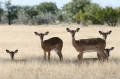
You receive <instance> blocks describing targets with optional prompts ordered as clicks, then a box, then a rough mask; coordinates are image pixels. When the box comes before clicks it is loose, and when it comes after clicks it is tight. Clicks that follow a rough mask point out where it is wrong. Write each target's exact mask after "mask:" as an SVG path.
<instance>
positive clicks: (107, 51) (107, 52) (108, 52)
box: [95, 46, 114, 59]
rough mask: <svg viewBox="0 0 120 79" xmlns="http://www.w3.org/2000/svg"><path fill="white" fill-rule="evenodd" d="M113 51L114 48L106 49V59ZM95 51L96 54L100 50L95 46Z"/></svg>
mask: <svg viewBox="0 0 120 79" xmlns="http://www.w3.org/2000/svg"><path fill="white" fill-rule="evenodd" d="M113 49H114V47H111V48H107V49H105V50H104V51H105V53H106V55H107V56H108V57H109V56H110V51H111V50H113ZM95 50H96V51H97V52H100V50H99V48H98V47H97V46H95ZM100 59H101V57H100Z"/></svg>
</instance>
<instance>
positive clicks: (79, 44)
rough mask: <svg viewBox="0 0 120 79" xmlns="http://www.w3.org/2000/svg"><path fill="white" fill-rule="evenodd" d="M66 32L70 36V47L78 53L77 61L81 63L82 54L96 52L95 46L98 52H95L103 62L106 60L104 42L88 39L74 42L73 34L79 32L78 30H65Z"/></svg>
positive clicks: (99, 39)
mask: <svg viewBox="0 0 120 79" xmlns="http://www.w3.org/2000/svg"><path fill="white" fill-rule="evenodd" d="M66 30H67V31H68V32H70V33H71V35H72V45H73V47H74V48H75V49H76V51H78V52H79V55H78V56H77V57H78V59H79V60H80V61H81V62H82V59H83V53H84V52H88V51H96V50H95V46H97V47H98V48H99V51H100V52H97V53H98V54H99V55H100V56H101V57H103V61H104V60H105V59H108V57H107V55H106V54H105V52H104V49H105V47H106V41H105V40H103V39H101V38H90V39H80V40H75V33H76V32H78V31H79V30H80V28H77V29H76V30H70V29H69V28H66Z"/></svg>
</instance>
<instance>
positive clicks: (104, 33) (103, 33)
mask: <svg viewBox="0 0 120 79" xmlns="http://www.w3.org/2000/svg"><path fill="white" fill-rule="evenodd" d="M111 32H112V31H109V32H102V31H99V33H100V34H101V35H103V39H104V40H106V39H107V35H108V34H111Z"/></svg>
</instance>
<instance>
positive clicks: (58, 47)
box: [34, 32, 63, 62]
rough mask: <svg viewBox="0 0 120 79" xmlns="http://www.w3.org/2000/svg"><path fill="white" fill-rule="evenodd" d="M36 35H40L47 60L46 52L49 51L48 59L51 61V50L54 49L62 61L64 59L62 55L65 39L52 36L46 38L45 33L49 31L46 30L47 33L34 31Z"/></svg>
mask: <svg viewBox="0 0 120 79" xmlns="http://www.w3.org/2000/svg"><path fill="white" fill-rule="evenodd" d="M34 33H35V35H37V36H39V37H40V40H41V48H42V49H43V51H44V60H45V61H46V52H48V60H49V62H50V51H51V50H54V51H55V52H56V53H57V55H58V56H59V58H60V61H61V60H63V56H62V52H61V51H62V47H63V41H62V40H61V39H60V38H59V37H52V38H50V39H47V40H44V41H43V38H44V35H47V34H48V33H49V32H45V33H38V32H34Z"/></svg>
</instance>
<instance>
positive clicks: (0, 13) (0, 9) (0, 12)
mask: <svg viewBox="0 0 120 79" xmlns="http://www.w3.org/2000/svg"><path fill="white" fill-rule="evenodd" d="M1 4H2V2H0V24H1V17H2V15H3V13H4V10H3V9H2V7H1Z"/></svg>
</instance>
